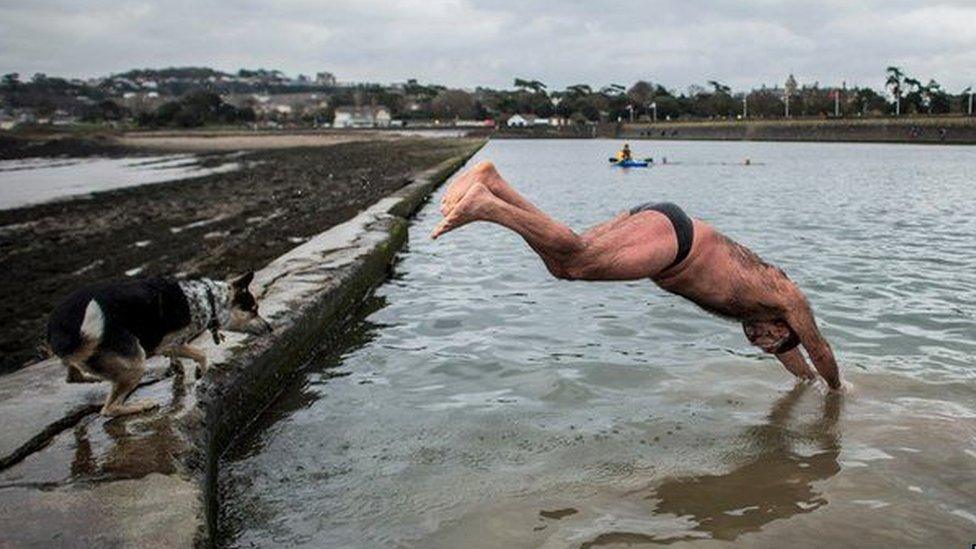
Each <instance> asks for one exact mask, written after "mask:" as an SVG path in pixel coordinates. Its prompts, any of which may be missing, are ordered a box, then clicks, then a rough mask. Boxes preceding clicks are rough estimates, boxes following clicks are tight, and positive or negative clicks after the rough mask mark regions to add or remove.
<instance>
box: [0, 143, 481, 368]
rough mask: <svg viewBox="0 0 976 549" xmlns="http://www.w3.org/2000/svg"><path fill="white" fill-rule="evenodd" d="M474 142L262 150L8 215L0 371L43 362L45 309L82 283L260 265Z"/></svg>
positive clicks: (1, 263)
mask: <svg viewBox="0 0 976 549" xmlns="http://www.w3.org/2000/svg"><path fill="white" fill-rule="evenodd" d="M364 135H365V134H364ZM299 137H301V136H299ZM166 139H178V138H177V137H175V136H172V137H167V138H166ZM193 139H196V138H190V140H191V141H192V140H193ZM286 141H287V140H286ZM320 141H321V140H320ZM289 142H290V141H289ZM112 143H117V142H115V141H113V142H112ZM296 143H302V144H304V143H305V141H302V140H301V139H299V140H298V141H296ZM478 143H479V142H478V141H477V140H470V139H446V138H442V139H422V138H399V139H389V138H387V139H383V140H380V141H377V140H369V141H357V142H349V143H337V144H332V143H328V142H326V141H321V142H320V143H318V145H320V146H305V147H295V146H291V147H288V148H275V147H265V148H262V149H261V150H247V152H245V153H243V158H245V159H246V160H247V162H246V163H245V164H246V168H244V169H241V170H238V171H235V172H230V173H219V174H211V175H206V176H203V177H196V178H191V179H184V180H179V181H171V182H166V183H157V184H151V185H143V186H139V187H129V188H123V189H118V190H113V191H107V192H101V193H95V194H92V195H87V196H85V197H84V198H77V199H72V200H66V201H59V202H50V203H44V204H39V205H35V206H30V207H24V208H18V209H10V210H2V211H0V270H2V271H3V272H4V273H8V276H5V277H2V280H0V319H2V322H3V329H0V373H6V372H10V371H13V370H16V369H18V368H20V367H22V366H24V365H25V364H29V363H31V362H33V361H34V360H36V359H38V358H41V357H42V353H41V351H40V346H41V344H42V342H43V338H44V325H45V321H46V316H47V314H48V312H49V311H50V310H51V308H52V307H53V306H54V305H55V304H56V303H57V301H58V300H60V299H61V298H62V297H63V296H65V295H66V294H68V293H70V292H71V291H72V290H74V289H75V288H77V287H79V286H81V285H83V284H89V283H95V282H102V281H108V280H118V279H124V278H127V277H130V276H140V277H142V276H153V275H185V276H197V275H199V276H204V275H205V276H211V277H225V276H228V275H230V274H232V273H238V272H242V271H246V270H248V269H256V268H260V267H261V266H263V265H264V264H266V263H267V262H268V261H270V260H271V259H273V258H274V257H277V256H278V255H281V254H282V253H284V252H286V251H287V250H289V249H290V248H292V247H294V246H296V245H298V244H300V243H301V242H303V241H304V240H306V239H307V238H309V237H310V236H312V235H315V234H317V233H319V232H322V231H324V230H326V229H328V228H329V227H332V226H333V225H336V224H338V223H341V222H343V221H346V220H348V219H350V218H351V217H353V216H354V215H355V214H356V213H357V212H359V211H360V210H361V209H363V208H364V207H366V206H368V205H369V204H371V203H372V202H375V201H376V200H377V199H379V198H380V197H382V196H385V195H386V194H389V193H390V192H392V191H394V190H396V189H398V188H400V187H402V186H403V185H405V184H407V183H408V182H409V177H410V174H412V173H414V172H416V171H419V170H423V169H427V168H431V167H433V166H435V165H436V164H438V163H440V162H441V161H443V160H446V159H447V158H450V157H452V156H455V155H458V154H460V153H462V152H465V151H467V150H470V149H471V148H473V147H475V146H477V144H478ZM323 145H325V146H323ZM129 146H131V145H129ZM195 146H196V145H188V146H186V147H185V148H184V149H183V150H194V147H195ZM111 147H112V148H111V149H110V150H111V151H112V152H123V151H125V150H128V149H125V147H122V148H120V149H116V148H115V147H116V145H114V144H113V145H111ZM164 148H166V147H164ZM241 148H242V149H249V147H246V146H243V147H241ZM93 149H94V150H98V147H93ZM171 150H175V149H171ZM218 150H228V149H225V148H223V147H218Z"/></svg>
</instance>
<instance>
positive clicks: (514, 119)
mask: <svg viewBox="0 0 976 549" xmlns="http://www.w3.org/2000/svg"><path fill="white" fill-rule="evenodd" d="M538 118H539V117H538V116H536V115H534V114H513V115H512V116H510V117H509V118H508V122H506V123H505V124H506V125H507V126H508V127H509V128H525V127H528V126H534V125H535V121H536V120H537V119H538Z"/></svg>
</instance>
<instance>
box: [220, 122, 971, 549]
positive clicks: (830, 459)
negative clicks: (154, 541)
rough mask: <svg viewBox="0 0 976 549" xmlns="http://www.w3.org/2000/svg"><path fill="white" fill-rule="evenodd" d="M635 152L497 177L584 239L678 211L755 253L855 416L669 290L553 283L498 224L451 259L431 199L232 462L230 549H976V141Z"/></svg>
mask: <svg viewBox="0 0 976 549" xmlns="http://www.w3.org/2000/svg"><path fill="white" fill-rule="evenodd" d="M617 145H618V144H617V143H613V142H607V141H598V140H593V141H558V142H552V141H529V142H525V141H521V142H520V141H504V142H492V143H490V144H489V145H488V146H487V147H486V148H485V149H483V150H482V151H481V152H480V153H479V156H478V157H477V158H476V159H475V160H477V159H479V158H484V157H490V158H491V159H492V160H494V161H495V163H496V164H497V165H498V166H499V169H500V170H501V171H502V173H503V174H505V175H507V176H509V178H510V179H512V181H513V182H514V183H515V184H516V185H517V186H518V188H519V189H520V190H521V191H523V192H524V194H526V195H527V196H528V197H529V198H531V199H532V200H533V201H536V202H537V203H538V204H539V205H540V206H541V207H542V208H544V209H546V210H547V211H551V212H553V213H554V214H555V215H556V216H558V217H560V218H562V219H564V220H566V221H567V222H568V223H569V224H570V225H572V226H573V227H586V226H592V225H593V224H595V223H596V222H598V221H600V220H601V219H605V218H607V217H609V216H611V215H613V214H614V213H616V212H618V211H620V210H622V209H625V208H627V207H630V206H633V205H635V204H639V203H642V202H647V201H649V200H670V201H674V202H676V203H679V204H681V205H682V206H684V207H685V209H686V210H688V211H689V212H691V213H693V214H694V215H696V216H699V217H703V218H705V219H707V220H709V221H711V222H713V223H714V224H715V225H716V226H717V227H719V228H720V229H721V230H723V231H724V232H726V233H728V234H729V235H730V236H732V237H734V238H736V239H738V240H740V241H742V242H744V243H745V244H747V245H749V246H750V247H752V248H754V249H756V250H757V252H758V253H760V255H762V256H763V257H765V258H766V259H768V260H770V261H772V262H774V263H776V264H777V265H778V266H781V267H782V268H784V269H785V270H786V271H787V272H788V273H789V274H790V275H791V277H793V278H794V279H796V280H797V281H798V283H799V284H800V286H801V287H803V288H804V290H805V291H806V292H807V294H808V295H809V297H810V299H811V302H812V303H813V304H814V308H815V310H816V312H817V314H818V317H819V319H820V320H821V323H822V326H823V329H824V332H825V334H826V336H827V337H828V339H830V341H831V343H832V344H833V346H834V348H835V351H836V353H837V355H838V360H839V362H840V364H841V367H842V369H843V371H844V375H845V377H846V378H847V380H848V381H850V382H852V383H853V386H854V388H853V390H852V391H851V392H850V393H849V394H847V395H845V396H844V398H843V406H841V402H840V400H839V399H837V398H835V397H829V396H827V395H824V394H822V393H821V388H820V387H819V386H811V387H806V388H804V387H799V388H794V387H793V381H792V379H791V378H790V377H789V375H788V374H787V373H785V372H784V371H783V369H782V367H781V366H780V365H779V364H777V362H776V360H775V359H774V358H772V357H769V356H764V355H762V354H760V353H758V352H757V351H756V350H755V349H753V348H751V347H750V346H749V344H748V342H746V341H745V339H744V338H743V337H742V333H741V330H740V329H737V327H736V326H734V325H731V324H729V323H726V322H724V321H722V320H720V319H717V318H714V317H712V316H709V315H706V314H703V313H702V312H701V311H699V310H698V309H696V308H695V307H694V306H692V305H690V304H688V303H686V302H684V301H682V300H680V299H677V298H674V297H672V296H668V295H665V294H663V293H662V292H660V291H658V290H657V289H655V288H654V287H653V286H652V285H651V284H650V283H647V282H644V281H634V282H629V283H613V284H588V283H570V282H561V281H555V280H553V279H552V278H551V277H550V276H549V275H548V273H547V272H546V270H545V268H544V267H543V266H542V265H541V263H540V262H539V260H538V259H537V258H536V257H535V256H534V255H533V254H532V252H531V250H528V249H527V247H526V246H525V245H524V243H523V242H522V241H521V240H520V239H519V238H518V237H517V236H516V235H512V234H510V233H508V232H506V231H504V230H502V229H499V228H497V227H491V226H484V225H473V226H472V227H469V228H465V229H463V230H460V231H457V232H455V233H452V234H451V235H450V236H449V238H445V239H441V240H438V241H436V242H430V241H429V240H428V239H427V238H426V235H427V234H428V233H429V232H430V230H431V229H432V228H433V226H434V224H435V223H436V222H437V221H438V220H439V217H440V216H439V214H438V213H437V212H436V209H435V208H434V207H433V206H432V205H429V206H428V207H426V208H425V209H424V210H423V211H422V212H421V213H420V214H419V216H418V218H417V220H416V221H415V223H414V224H413V226H412V227H411V233H410V247H409V250H407V251H406V252H405V253H403V254H401V261H400V262H399V263H398V264H397V266H396V272H397V275H396V277H395V278H393V279H391V280H390V281H389V282H388V283H386V284H384V285H383V286H382V287H381V288H379V289H378V290H377V296H378V298H379V301H374V302H373V305H374V306H375V308H374V309H371V310H369V311H367V312H366V313H365V315H366V317H365V321H364V322H361V323H358V324H356V325H355V328H354V331H353V333H352V334H351V336H350V337H349V338H348V341H346V342H345V343H342V342H340V343H339V344H336V343H335V342H322V343H323V348H322V352H321V354H320V355H319V356H317V357H315V358H314V359H313V360H312V361H310V363H309V364H308V365H307V370H306V371H305V374H304V375H303V377H301V378H300V379H298V380H296V382H295V383H294V384H292V385H290V386H288V387H286V388H285V390H284V392H283V394H282V396H281V398H280V399H279V400H278V401H277V402H276V403H275V404H274V406H272V407H271V408H270V409H269V410H268V411H267V412H266V413H265V414H264V415H263V416H262V417H261V418H260V419H259V421H258V422H257V425H256V426H255V429H254V431H253V432H252V433H250V434H249V435H248V436H246V437H244V438H243V439H242V441H241V443H240V444H239V445H238V446H237V447H236V448H234V449H233V450H232V451H231V452H229V454H228V456H227V462H226V463H225V467H223V469H222V474H223V478H222V479H221V509H222V516H221V525H220V527H221V532H222V536H224V537H223V543H225V544H227V545H233V546H277V545H291V546H310V547H317V546H347V547H385V546H408V547H425V548H426V547H465V548H476V547H485V548H488V547H491V548H494V547H547V548H549V547H580V546H583V545H584V544H603V545H605V546H606V545H626V544H628V543H629V544H640V543H645V542H646V543H676V544H679V545H680V544H683V543H691V544H696V543H699V542H700V541H702V540H707V543H708V544H710V545H739V544H742V545H748V546H750V547H776V548H779V547H783V546H787V545H788V546H795V545H799V546H806V545H811V544H814V543H823V544H825V545H834V546H848V545H856V544H861V543H863V542H864V541H865V540H870V541H871V543H869V545H882V544H887V545H889V546H898V547H906V546H919V547H931V546H963V545H962V544H963V543H969V542H971V540H970V541H967V540H968V539H969V538H970V537H971V534H972V532H973V528H974V526H976V520H974V519H973V517H976V511H974V506H973V494H976V476H974V475H973V474H972V472H973V470H974V469H976V405H974V403H976V388H974V385H973V382H974V381H976V370H974V368H973V365H974V364H973V357H974V356H976V330H974V324H973V316H974V311H976V308H974V307H976V271H974V270H973V269H968V268H966V266H968V265H973V264H976V248H974V247H973V246H972V235H973V234H976V187H974V186H973V185H972V181H974V180H976V148H964V147H944V148H942V147H910V146H890V145H836V144H808V143H803V144H795V143H794V144H783V143H681V142H667V143H657V142H653V143H647V142H645V143H642V144H641V147H640V149H637V148H635V153H638V154H641V155H646V156H655V157H656V156H667V157H668V158H669V160H672V159H673V160H675V161H678V162H679V163H678V164H675V165H668V166H656V167H654V168H650V169H647V170H634V171H631V172H623V171H620V170H613V169H612V168H610V167H608V166H607V165H606V161H605V158H606V156H607V151H612V150H613V147H615V146H617ZM644 148H646V149H649V150H646V151H645V150H642V149H644ZM746 156H748V157H750V158H752V159H753V160H755V161H756V164H755V165H752V166H742V165H736V164H735V163H736V162H737V161H739V162H741V159H742V158H744V157H746ZM594 159H597V160H600V159H602V162H597V161H594ZM784 197H788V198H787V199H784ZM436 202H437V201H436V197H435V200H434V201H433V203H432V204H436ZM841 433H842V434H843V445H841V438H840V437H841Z"/></svg>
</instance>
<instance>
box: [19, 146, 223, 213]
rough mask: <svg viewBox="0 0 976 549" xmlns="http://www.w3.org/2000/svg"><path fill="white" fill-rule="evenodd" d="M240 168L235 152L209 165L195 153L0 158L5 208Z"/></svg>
mask: <svg viewBox="0 0 976 549" xmlns="http://www.w3.org/2000/svg"><path fill="white" fill-rule="evenodd" d="M238 168H240V164H239V163H238V162H237V161H236V159H235V158H233V155H226V156H224V157H216V156H215V157H210V158H209V159H208V160H207V162H206V165H202V164H201V162H200V157H198V156H196V155H189V154H180V155H165V156H152V157H138V158H101V157H91V158H30V159H25V160H3V161H0V209H8V208H19V207H21V206H29V205H31V204H37V203H39V202H47V201H50V200H57V199H63V198H70V197H76V196H79V195H86V194H88V193H93V192H98V191H108V190H112V189H119V188H122V187H132V186H136V185H147V184H150V183H160V182H163V181H173V180H176V179H184V178H187V177H199V176H202V175H208V174H211V173H221V172H228V171H233V170H236V169H238Z"/></svg>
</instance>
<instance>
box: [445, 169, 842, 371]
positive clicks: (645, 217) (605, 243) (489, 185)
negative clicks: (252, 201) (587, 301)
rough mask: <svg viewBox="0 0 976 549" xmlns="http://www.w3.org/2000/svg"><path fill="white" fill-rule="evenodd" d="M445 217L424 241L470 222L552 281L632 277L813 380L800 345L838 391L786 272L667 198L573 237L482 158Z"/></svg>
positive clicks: (832, 364)
mask: <svg viewBox="0 0 976 549" xmlns="http://www.w3.org/2000/svg"><path fill="white" fill-rule="evenodd" d="M441 213H443V214H444V219H443V220H442V221H441V222H440V224H438V225H437V227H436V228H435V229H434V232H433V233H432V234H431V238H437V237H439V236H441V235H443V234H444V233H446V232H448V231H451V230H454V229H457V228H458V227H461V226H462V225H465V224H467V223H471V222H472V221H489V222H492V223H497V224H498V225H501V226H503V227H507V228H508V229H511V230H512V231H515V232H516V233H518V234H519V235H520V236H521V237H522V238H523V239H525V241H526V242H527V243H528V245H529V246H530V247H531V248H532V249H533V250H534V251H535V252H536V253H537V254H538V255H539V257H540V258H541V259H542V261H543V262H544V263H545V264H546V268H547V269H548V270H549V272H550V273H552V275H553V276H555V277H556V278H560V279H564V280H636V279H642V278H650V279H651V280H653V281H654V283H656V284H657V285H658V286H660V287H661V288H663V289H664V290H666V291H668V292H671V293H673V294H677V295H680V296H682V297H685V298H687V299H689V300H691V301H692V302H694V303H695V304H697V305H698V306H699V307H701V308H703V309H705V310H706V311H710V312H712V313H715V314H717V315H720V316H723V317H726V318H731V319H734V320H738V321H741V322H742V327H743V329H744V331H745V334H746V337H747V338H748V339H749V341H750V342H751V343H752V344H753V345H755V346H757V347H759V348H761V349H762V350H764V351H766V352H767V353H772V354H774V355H776V358H778V359H779V361H780V362H781V363H782V364H783V366H784V367H785V368H786V369H787V370H789V371H790V372H791V373H792V374H793V375H795V376H797V377H799V378H803V379H815V378H816V374H815V372H814V370H813V369H812V368H811V367H810V365H809V364H808V363H807V361H806V359H805V358H804V357H803V354H802V353H801V352H800V349H799V346H800V345H802V346H803V348H804V349H806V351H807V355H808V356H809V357H810V360H811V361H812V362H813V365H814V367H816V371H817V372H819V373H820V375H821V376H822V377H823V378H824V380H825V381H826V382H827V385H829V386H830V388H831V389H839V388H840V386H841V385H840V373H839V372H838V370H837V362H836V361H835V360H834V353H833V351H831V349H830V345H829V344H828V343H827V340H826V339H824V337H823V335H821V333H820V330H819V329H818V328H817V322H816V320H815V319H814V318H813V311H811V309H810V304H809V302H807V299H806V297H805V296H804V295H803V292H801V291H800V289H799V288H798V287H797V286H796V284H795V283H793V281H792V280H790V279H789V278H788V277H787V276H786V273H784V272H783V271H781V270H780V269H778V268H776V267H773V266H772V265H769V264H767V263H765V262H764V261H763V260H762V259H760V258H759V256H757V255H756V254H755V253H753V252H752V251H750V250H749V249H747V248H746V247H745V246H742V245H741V244H738V243H736V242H734V241H732V240H731V239H729V238H728V237H726V236H724V235H723V234H721V233H719V232H718V231H716V230H715V229H713V228H712V227H711V226H710V225H708V224H707V223H705V222H703V221H701V220H698V219H691V218H690V217H688V216H687V215H686V214H685V213H684V211H682V210H681V208H679V207H678V206H675V205H674V204H670V203H660V204H644V205H641V206H637V207H636V208H632V209H631V210H630V211H627V212H624V213H621V214H620V215H618V216H616V217H614V218H613V219H611V220H609V221H607V222H605V223H602V224H600V225H598V226H596V227H594V228H592V229H590V230H588V231H586V232H585V233H583V234H581V235H578V234H576V233H575V232H573V231H572V230H571V229H570V228H569V227H567V226H566V225H563V224H562V223H560V222H558V221H556V220H555V219H553V218H551V217H549V216H548V215H546V214H545V213H544V212H543V211H542V210H540V209H538V208H536V207H535V205H533V204H532V203H531V202H529V201H528V200H526V199H525V198H524V197H522V195H520V194H519V193H518V192H516V191H515V189H514V188H512V186H511V185H509V184H508V182H506V181H505V180H504V179H503V178H502V176H501V175H500V174H499V173H498V171H497V170H495V167H494V166H493V165H492V164H491V163H490V162H482V163H480V164H478V165H477V166H475V167H473V168H471V169H470V170H468V171H467V172H465V173H463V174H461V175H460V176H458V178H457V179H455V180H454V182H453V183H452V184H451V186H450V187H448V189H447V192H446V193H445V194H444V198H443V199H442V201H441Z"/></svg>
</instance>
